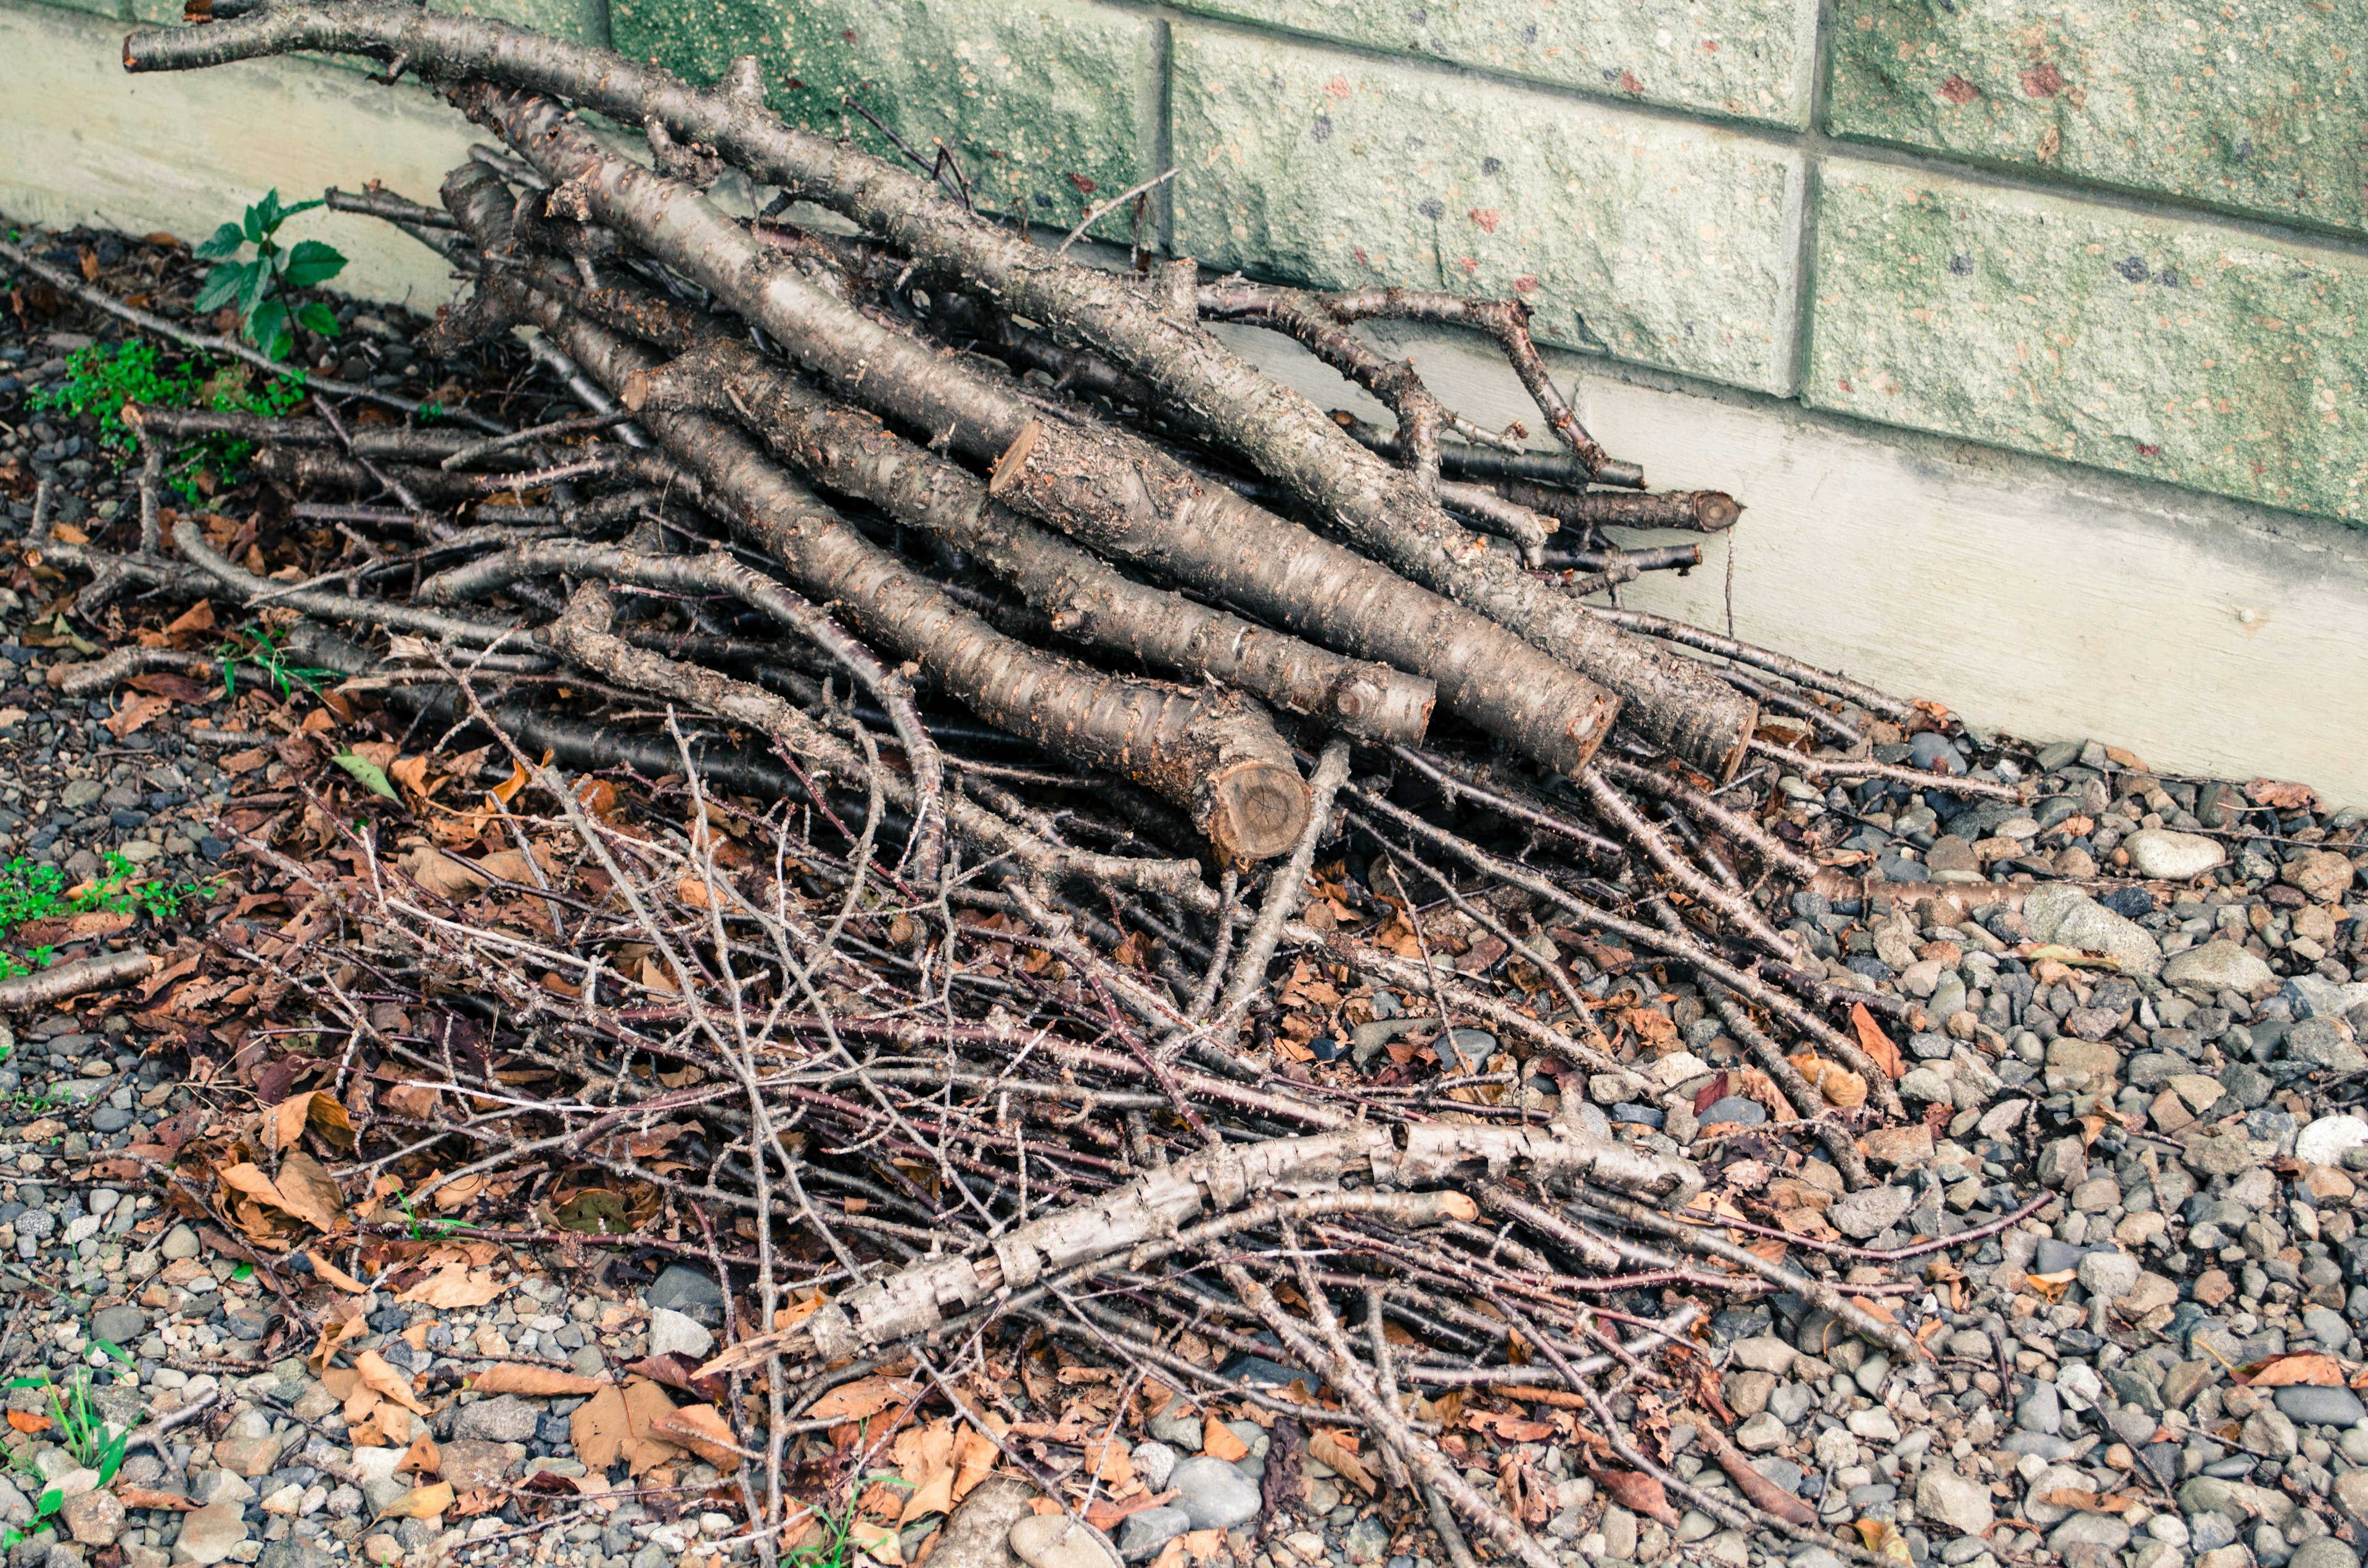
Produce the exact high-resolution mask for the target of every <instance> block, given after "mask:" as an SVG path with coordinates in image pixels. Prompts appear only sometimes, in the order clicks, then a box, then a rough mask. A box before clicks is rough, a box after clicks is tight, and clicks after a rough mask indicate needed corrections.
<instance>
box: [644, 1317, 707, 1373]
mask: <svg viewBox="0 0 2368 1568" xmlns="http://www.w3.org/2000/svg"><path fill="white" fill-rule="evenodd" d="M714 1346H715V1335H712V1334H711V1333H709V1332H708V1330H707V1327H706V1325H705V1324H701V1323H700V1322H699V1321H698V1320H697V1319H695V1318H692V1317H689V1316H687V1315H686V1314H684V1313H682V1312H677V1311H675V1310H674V1309H673V1308H672V1307H655V1308H653V1309H651V1312H650V1354H651V1355H653V1356H666V1355H677V1354H679V1355H683V1356H688V1357H689V1358H691V1359H692V1360H694V1361H704V1360H705V1359H707V1353H708V1351H710V1350H712V1349H713V1348H714Z"/></svg>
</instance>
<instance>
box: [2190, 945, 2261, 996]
mask: <svg viewBox="0 0 2368 1568" xmlns="http://www.w3.org/2000/svg"><path fill="white" fill-rule="evenodd" d="M2162 978H2163V980H2164V982H2165V983H2168V984H2171V985H2185V986H2190V987H2192V988H2193V989H2195V990H2198V991H2210V992H2214V993H2218V992H2222V991H2234V992H2236V993H2237V994H2238V995H2241V996H2249V995H2251V994H2253V993H2255V992H2257V991H2260V990H2261V989H2263V988H2265V987H2267V986H2271V985H2274V984H2276V983H2277V979H2278V977H2277V976H2276V975H2275V974H2274V973H2272V972H2271V969H2270V966H2269V965H2268V964H2266V963H2264V962H2262V961H2261V960H2260V959H2257V958H2255V957H2254V956H2253V955H2252V954H2250V953H2248V952H2247V951H2246V950H2245V949H2242V948H2240V947H2238V946H2237V944H2236V943H2234V942H2205V943H2203V945H2202V946H2200V947H2193V948H2190V949H2187V950H2186V951H2185V952H2183V953H2174V954H2173V955H2171V959H2170V961H2169V963H2166V964H2164V965H2163V966H2162Z"/></svg>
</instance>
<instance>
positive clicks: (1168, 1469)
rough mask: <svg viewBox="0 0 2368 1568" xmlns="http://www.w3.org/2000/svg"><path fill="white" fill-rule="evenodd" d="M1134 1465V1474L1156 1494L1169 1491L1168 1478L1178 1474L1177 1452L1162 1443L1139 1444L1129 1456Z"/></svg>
mask: <svg viewBox="0 0 2368 1568" xmlns="http://www.w3.org/2000/svg"><path fill="white" fill-rule="evenodd" d="M1127 1458H1128V1459H1130V1460H1133V1463H1134V1473H1135V1474H1137V1475H1139V1476H1141V1477H1143V1483H1144V1485H1145V1486H1147V1487H1149V1488H1151V1490H1152V1491H1154V1492H1165V1491H1167V1478H1168V1477H1169V1476H1171V1475H1173V1474H1175V1473H1176V1450H1175V1449H1171V1448H1169V1447H1168V1446H1167V1444H1165V1443H1161V1442H1148V1443H1137V1444H1135V1446H1134V1451H1133V1453H1131V1454H1129V1455H1128V1456H1127Z"/></svg>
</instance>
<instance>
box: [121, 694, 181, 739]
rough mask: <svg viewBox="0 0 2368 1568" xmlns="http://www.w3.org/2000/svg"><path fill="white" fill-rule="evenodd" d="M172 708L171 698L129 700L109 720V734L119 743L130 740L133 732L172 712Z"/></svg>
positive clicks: (125, 700) (134, 698)
mask: <svg viewBox="0 0 2368 1568" xmlns="http://www.w3.org/2000/svg"><path fill="white" fill-rule="evenodd" d="M172 706H173V699H171V698H169V697H132V698H127V699H124V703H123V706H122V707H120V708H119V709H117V710H115V712H114V713H113V714H112V715H111V716H110V717H109V718H108V720H107V728H108V733H110V734H112V735H113V736H114V737H115V738H116V739H117V740H119V741H120V740H128V739H130V738H131V733H132V732H133V731H135V730H137V729H139V728H140V727H141V726H142V725H143V724H145V723H147V722H148V721H149V720H151V719H154V718H156V717H157V716H158V715H160V714H162V713H165V712H166V711H168V710H171V708H172Z"/></svg>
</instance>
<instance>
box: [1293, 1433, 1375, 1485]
mask: <svg viewBox="0 0 2368 1568" xmlns="http://www.w3.org/2000/svg"><path fill="white" fill-rule="evenodd" d="M1307 1457H1308V1458H1310V1459H1312V1460H1315V1462H1316V1463H1318V1464H1323V1465H1329V1466H1330V1467H1331V1468H1332V1469H1334V1470H1337V1471H1339V1472H1340V1473H1341V1474H1342V1475H1345V1476H1347V1477H1348V1478H1349V1481H1351V1482H1352V1483H1355V1484H1356V1488H1357V1490H1358V1491H1360V1492H1362V1493H1364V1494H1367V1495H1369V1496H1370V1495H1372V1493H1373V1491H1374V1485H1373V1472H1372V1470H1371V1469H1369V1468H1367V1466H1366V1464H1365V1461H1364V1460H1363V1458H1362V1457H1360V1455H1357V1454H1353V1453H1350V1452H1349V1449H1347V1448H1345V1447H1343V1446H1342V1444H1341V1442H1340V1435H1339V1434H1338V1433H1337V1432H1334V1431H1333V1430H1331V1429H1330V1428H1329V1427H1323V1426H1319V1427H1317V1428H1316V1429H1315V1431H1314V1432H1311V1433H1309V1434H1308V1437H1307Z"/></svg>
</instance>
